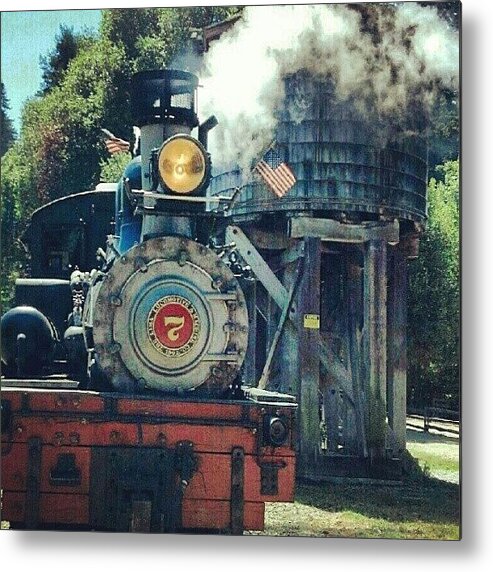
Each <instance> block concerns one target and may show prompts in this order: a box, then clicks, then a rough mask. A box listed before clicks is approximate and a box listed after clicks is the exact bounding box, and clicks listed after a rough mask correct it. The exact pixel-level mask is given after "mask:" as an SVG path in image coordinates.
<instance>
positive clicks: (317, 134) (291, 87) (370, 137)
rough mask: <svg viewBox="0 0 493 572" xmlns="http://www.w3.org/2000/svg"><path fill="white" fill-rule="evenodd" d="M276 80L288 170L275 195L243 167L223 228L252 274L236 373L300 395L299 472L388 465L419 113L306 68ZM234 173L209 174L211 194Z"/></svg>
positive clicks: (418, 195) (396, 441)
mask: <svg viewBox="0 0 493 572" xmlns="http://www.w3.org/2000/svg"><path fill="white" fill-rule="evenodd" d="M285 83H286V105H285V108H284V109H283V111H282V112H281V113H280V114H279V123H278V127H277V132H276V147H277V148H279V149H282V153H283V154H284V157H285V160H286V161H287V163H288V164H289V165H290V167H291V168H292V169H293V172H294V173H295V175H296V178H297V182H296V184H295V186H294V187H293V188H292V189H291V190H290V191H289V193H288V194H287V195H286V196H285V197H283V198H282V199H278V198H276V197H274V196H273V195H272V194H271V193H270V192H269V191H268V190H266V188H265V187H264V186H263V184H262V182H261V181H260V180H258V181H253V182H252V183H250V184H249V185H247V187H245V188H244V189H243V191H242V193H241V195H240V198H239V200H238V202H237V203H236V206H235V208H234V210H233V211H232V213H231V215H230V217H229V219H228V225H229V226H228V227H227V229H226V240H230V241H231V240H232V241H234V242H235V243H236V244H237V246H238V247H239V251H240V253H241V255H242V257H243V258H244V260H245V261H246V262H247V263H248V264H250V265H251V266H252V269H253V270H254V272H255V274H256V275H257V277H258V280H257V281H256V282H255V283H254V284H253V285H252V286H251V287H250V289H249V292H248V304H249V306H250V315H251V324H250V325H251V337H250V344H249V349H248V356H247V359H246V368H245V374H244V375H245V382H246V383H247V384H249V385H260V386H261V387H266V388H267V389H271V390H273V391H282V392H288V393H292V394H294V395H296V396H297V398H298V402H299V426H298V430H299V461H298V472H299V475H300V476H302V477H309V478H324V477H328V476H344V477H394V476H396V475H398V474H399V467H400V464H401V463H400V461H402V459H403V456H404V452H405V448H406V369H407V357H406V351H407V350H406V348H407V336H406V321H407V317H406V306H407V281H408V278H407V264H408V260H409V259H410V258H415V257H416V256H417V250H418V241H419V234H420V232H421V230H422V225H423V223H424V220H425V218H426V182H427V160H426V158H427V146H426V141H425V139H424V137H423V136H422V135H420V133H422V126H421V125H419V121H418V117H419V115H418V114H415V115H413V117H412V120H411V119H410V120H408V122H407V124H406V129H405V130H403V129H397V128H396V127H395V126H394V125H389V123H388V122H385V121H382V120H381V119H379V118H378V117H369V116H368V115H363V114H362V113H360V112H358V110H357V107H356V106H355V105H354V104H353V102H351V101H349V100H347V101H344V102H340V101H337V100H336V98H335V97H334V95H333V93H332V90H331V87H330V85H328V84H327V82H322V81H320V80H317V79H315V78H312V77H310V76H309V75H308V74H306V73H298V74H296V75H295V76H291V77H289V78H287V79H286V82H285ZM293 102H298V103H299V102H302V104H303V115H302V118H301V119H300V117H299V116H297V117H296V119H295V118H294V117H293V111H292V110H293V105H291V103H293ZM240 180H241V174H240V172H239V171H238V170H235V169H231V170H227V171H226V172H224V173H220V174H217V176H216V177H215V178H214V180H213V182H212V185H211V194H226V193H228V192H231V193H232V192H233V191H234V189H235V188H236V187H237V186H239V185H240V184H241V183H240Z"/></svg>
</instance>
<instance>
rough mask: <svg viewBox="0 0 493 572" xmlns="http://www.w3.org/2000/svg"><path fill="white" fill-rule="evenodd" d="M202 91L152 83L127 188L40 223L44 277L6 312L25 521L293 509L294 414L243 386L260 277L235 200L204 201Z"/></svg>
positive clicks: (244, 516)
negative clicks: (230, 228)
mask: <svg viewBox="0 0 493 572" xmlns="http://www.w3.org/2000/svg"><path fill="white" fill-rule="evenodd" d="M197 86H198V80H197V78H196V76H194V75H192V74H190V73H187V72H183V71H179V70H159V71H149V72H141V73H139V74H136V75H135V76H134V77H133V79H132V85H131V108H132V115H133V121H134V124H135V125H136V126H138V127H139V129H140V141H139V146H140V154H139V155H138V156H136V157H134V158H133V159H132V160H131V161H130V163H129V164H128V166H127V167H126V169H125V171H124V173H123V176H122V178H121V180H120V182H119V183H118V185H116V186H115V187H116V188H113V187H112V186H111V185H110V186H108V185H107V186H104V185H103V186H101V187H98V189H96V190H95V191H90V192H86V193H79V194H77V195H71V196H68V197H65V198H63V199H59V200H57V201H54V202H53V203H50V204H49V205H45V206H44V207H42V208H41V209H38V211H36V212H35V213H34V214H33V217H32V224H31V226H30V229H29V230H28V232H27V235H26V241H27V243H28V246H29V248H30V251H31V255H32V264H31V270H32V276H31V277H30V278H23V279H19V280H18V281H17V284H16V305H15V307H14V308H13V309H12V310H9V311H8V312H6V313H5V315H4V316H3V317H2V362H3V364H2V366H3V377H2V465H3V471H2V473H3V474H2V489H3V514H2V518H3V519H6V520H9V521H10V522H11V523H12V525H13V526H25V527H28V528H40V527H48V528H49V527H52V526H57V527H59V526H66V527H72V526H82V527H90V528H93V529H104V530H141V531H147V530H150V531H171V530H181V529H219V530H224V531H229V532H233V533H239V532H241V531H242V530H243V529H262V528H263V523H264V505H265V502H268V501H280V500H281V501H290V500H292V499H293V491H294V461H295V456H294V434H293V419H294V411H295V408H296V404H295V402H294V399H293V397H291V396H290V395H284V394H280V393H275V392H268V391H263V390H260V389H257V388H253V387H245V386H244V385H243V383H242V370H243V364H244V360H245V356H246V355H247V349H248V343H249V336H248V326H249V313H248V309H247V304H246V301H245V296H244V293H243V288H244V285H245V283H246V282H247V281H249V280H252V279H254V276H252V273H251V269H250V268H249V267H248V266H247V265H246V263H244V262H243V261H242V258H241V256H240V255H239V254H238V253H237V252H236V250H235V245H234V243H233V244H225V241H224V235H225V233H224V229H225V226H227V225H226V224H225V223H224V220H225V217H224V213H225V211H227V209H228V199H227V198H225V197H214V198H211V197H208V196H207V194H206V191H207V188H208V186H209V182H210V179H211V157H210V155H209V153H208V152H207V133H208V131H209V130H210V129H211V128H213V127H214V125H215V123H216V121H215V118H214V117H211V118H209V119H208V120H207V121H205V122H204V123H199V120H198V117H197V113H196V90H197ZM194 130H197V136H194V135H193V132H194ZM111 202H113V204H114V209H113V213H114V216H113V217H111V218H112V219H113V220H110V217H109V216H108V215H109V211H110V207H109V205H110V203H111ZM111 225H113V227H111ZM103 238H104V239H105V240H106V248H102V247H101V244H102V239H103ZM98 241H99V242H98ZM96 245H98V246H96Z"/></svg>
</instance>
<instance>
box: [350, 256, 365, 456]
mask: <svg viewBox="0 0 493 572" xmlns="http://www.w3.org/2000/svg"><path fill="white" fill-rule="evenodd" d="M362 274H363V273H362V269H361V267H360V265H359V264H358V263H357V262H356V261H355V260H354V257H351V258H348V260H347V271H346V276H347V308H348V346H349V364H350V369H351V381H352V389H353V400H354V413H355V421H356V426H357V435H358V438H357V443H356V451H355V452H356V453H358V454H359V455H360V456H362V457H367V456H368V449H367V443H366V427H365V407H364V404H363V395H362V392H363V388H362V384H361V377H362V363H361V360H362V351H361V350H362V348H361V327H362V324H363V299H362V295H363V287H362V286H363V284H362V278H363V277H362Z"/></svg>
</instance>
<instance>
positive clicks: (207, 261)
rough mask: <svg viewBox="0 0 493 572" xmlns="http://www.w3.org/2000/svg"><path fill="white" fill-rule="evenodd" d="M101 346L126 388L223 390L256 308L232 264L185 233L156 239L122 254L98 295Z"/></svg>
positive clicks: (118, 383)
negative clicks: (250, 313) (249, 303)
mask: <svg viewBox="0 0 493 572" xmlns="http://www.w3.org/2000/svg"><path fill="white" fill-rule="evenodd" d="M93 335H94V349H95V352H96V359H97V360H98V362H99V365H100V366H101V368H102V370H103V371H104V372H105V374H106V375H107V377H108V378H109V379H110V380H111V382H112V384H113V385H114V386H115V387H117V389H119V390H124V391H132V392H138V391H141V390H143V389H151V390H159V391H165V392H167V393H182V392H187V391H191V390H196V391H197V390H200V391H207V393H208V395H211V394H212V395H221V394H222V393H224V392H225V391H226V390H228V388H230V386H231V384H233V382H234V381H235V379H236V377H237V376H238V372H239V369H240V367H241V365H242V363H243V360H244V357H245V352H246V348H247V343H248V311H247V306H246V303H245V298H244V295H243V292H242V290H241V288H240V286H239V284H238V281H237V280H236V278H235V277H234V275H233V273H232V271H231V270H230V269H229V268H228V267H227V266H226V264H224V263H223V262H222V261H221V260H220V259H219V258H218V257H217V256H216V255H215V253H214V252H212V251H211V250H209V249H208V248H206V247H205V246H203V245H201V244H198V243H196V242H194V241H192V240H189V239H186V238H183V237H163V238H155V239H152V240H148V241H146V242H144V243H142V244H140V245H138V246H135V247H134V248H132V249H130V250H129V251H128V252H126V253H125V255H124V256H122V257H121V258H119V259H117V260H116V261H115V263H114V265H113V267H112V268H111V270H110V271H109V273H108V275H107V276H106V278H105V279H104V281H103V283H102V286H101V288H100V290H99V293H98V296H97V300H96V302H95V311H94V322H93Z"/></svg>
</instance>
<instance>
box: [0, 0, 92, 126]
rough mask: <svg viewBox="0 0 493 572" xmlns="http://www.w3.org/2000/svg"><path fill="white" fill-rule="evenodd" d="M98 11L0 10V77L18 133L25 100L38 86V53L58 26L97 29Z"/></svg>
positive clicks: (51, 42)
mask: <svg viewBox="0 0 493 572" xmlns="http://www.w3.org/2000/svg"><path fill="white" fill-rule="evenodd" d="M100 20H101V11H100V10H43V11H27V12H2V13H1V79H2V82H3V83H4V85H5V90H6V93H7V98H8V99H9V102H10V117H11V119H12V120H13V122H14V126H15V129H16V130H17V132H19V127H20V115H21V111H22V106H23V104H24V102H25V101H26V99H28V98H29V97H32V96H33V95H34V94H35V93H36V92H37V91H38V89H39V87H40V85H41V69H40V67H39V59H40V56H45V55H46V54H47V53H48V52H50V51H51V50H52V49H53V48H54V47H55V41H56V35H57V33H58V31H59V29H60V25H66V26H69V27H73V29H74V32H79V31H82V30H84V29H85V28H88V29H91V30H93V31H94V32H97V30H98V27H99V22H100Z"/></svg>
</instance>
